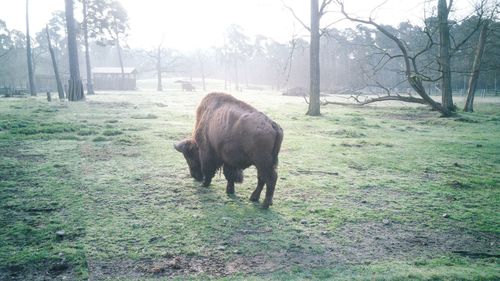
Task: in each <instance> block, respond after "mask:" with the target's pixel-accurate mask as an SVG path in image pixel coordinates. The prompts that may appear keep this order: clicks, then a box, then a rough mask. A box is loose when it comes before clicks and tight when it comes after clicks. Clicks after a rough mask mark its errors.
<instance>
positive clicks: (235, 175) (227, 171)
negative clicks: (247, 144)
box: [222, 164, 243, 194]
mask: <svg viewBox="0 0 500 281" xmlns="http://www.w3.org/2000/svg"><path fill="white" fill-rule="evenodd" d="M222 170H223V172H224V177H225V178H226V180H227V187H226V193H227V194H234V183H235V182H237V183H241V182H243V170H241V169H237V168H234V167H232V166H229V165H227V164H224V166H223V167H222Z"/></svg>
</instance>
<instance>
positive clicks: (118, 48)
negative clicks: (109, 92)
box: [115, 39, 125, 90]
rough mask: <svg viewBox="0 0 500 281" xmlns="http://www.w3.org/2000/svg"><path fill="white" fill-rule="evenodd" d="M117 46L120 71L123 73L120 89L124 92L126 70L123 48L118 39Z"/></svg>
mask: <svg viewBox="0 0 500 281" xmlns="http://www.w3.org/2000/svg"><path fill="white" fill-rule="evenodd" d="M115 44H116V49H117V50H118V61H119V63H120V69H121V71H122V83H121V85H120V87H119V88H120V89H121V90H123V89H124V85H125V69H124V68H123V58H122V48H121V47H120V41H119V40H118V39H116V40H115Z"/></svg>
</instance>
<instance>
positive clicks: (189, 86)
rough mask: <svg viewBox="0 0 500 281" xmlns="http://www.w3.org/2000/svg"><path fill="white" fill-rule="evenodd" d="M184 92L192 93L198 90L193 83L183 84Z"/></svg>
mask: <svg viewBox="0 0 500 281" xmlns="http://www.w3.org/2000/svg"><path fill="white" fill-rule="evenodd" d="M182 90H183V91H188V92H192V91H194V90H196V88H195V87H194V86H193V84H191V83H182Z"/></svg>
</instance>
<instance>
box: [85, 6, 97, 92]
mask: <svg viewBox="0 0 500 281" xmlns="http://www.w3.org/2000/svg"><path fill="white" fill-rule="evenodd" d="M87 1H88V0H83V1H82V3H83V39H84V41H85V64H86V66H87V94H88V95H93V94H95V93H94V86H93V85H92V67H91V64H90V52H89V31H88V15H87Z"/></svg>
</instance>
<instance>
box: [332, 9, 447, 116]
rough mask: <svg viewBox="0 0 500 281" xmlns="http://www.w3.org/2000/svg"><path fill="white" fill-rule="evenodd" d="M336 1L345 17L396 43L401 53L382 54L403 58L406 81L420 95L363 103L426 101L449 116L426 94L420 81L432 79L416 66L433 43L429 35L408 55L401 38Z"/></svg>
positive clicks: (370, 100)
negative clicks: (350, 12)
mask: <svg viewBox="0 0 500 281" xmlns="http://www.w3.org/2000/svg"><path fill="white" fill-rule="evenodd" d="M337 3H338V4H339V5H340V8H341V13H342V14H343V15H344V17H345V18H346V19H349V20H350V21H353V22H358V23H362V24H366V25H370V26H373V27H375V28H376V29H377V30H378V31H380V32H381V33H382V34H383V35H385V36H386V37H387V38H389V39H390V40H391V41H393V42H394V43H395V44H396V46H397V47H398V49H399V50H400V52H401V54H397V55H393V54H390V53H388V52H386V51H384V50H381V51H384V52H385V54H384V55H385V56H387V57H389V58H390V59H395V58H399V59H402V60H403V63H404V68H405V70H404V74H405V77H406V80H407V81H408V83H409V84H410V86H411V87H412V88H413V90H415V92H416V93H417V94H418V95H419V96H420V97H421V99H418V98H414V97H411V98H408V97H403V96H401V95H390V94H388V95H387V96H385V97H378V98H373V99H368V100H365V101H364V103H365V104H366V103H370V102H376V101H384V100H400V101H406V102H418V103H426V104H428V105H430V106H431V107H432V108H433V109H434V110H437V111H439V112H440V113H441V114H442V115H443V116H450V115H451V111H450V110H449V109H448V108H446V107H444V106H442V105H441V104H440V103H438V102H436V101H434V100H433V99H432V98H431V97H430V96H429V95H428V94H427V92H426V90H425V88H424V86H423V83H422V82H423V81H432V79H430V78H429V77H427V76H425V75H423V74H422V73H421V72H420V71H419V69H418V66H417V62H416V60H417V58H418V57H419V56H420V55H422V54H423V53H425V52H426V51H427V50H429V49H430V48H431V46H432V45H433V44H434V43H433V41H432V39H431V37H430V35H428V36H429V42H428V44H427V45H426V47H425V48H424V49H423V50H421V51H419V52H417V53H416V54H414V55H413V56H410V54H409V52H408V49H407V48H408V47H407V46H408V45H407V44H406V43H405V42H403V41H402V40H401V39H399V38H398V37H396V36H395V35H394V34H392V33H391V32H389V30H388V29H387V28H385V27H384V26H382V25H380V24H378V23H376V22H374V21H373V20H372V19H371V17H370V18H369V19H367V20H364V19H359V18H354V17H352V16H350V15H349V14H348V13H347V12H346V11H345V8H344V2H343V1H342V0H337ZM450 88H451V87H450Z"/></svg>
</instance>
